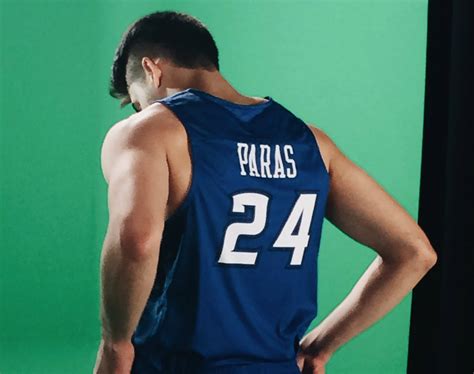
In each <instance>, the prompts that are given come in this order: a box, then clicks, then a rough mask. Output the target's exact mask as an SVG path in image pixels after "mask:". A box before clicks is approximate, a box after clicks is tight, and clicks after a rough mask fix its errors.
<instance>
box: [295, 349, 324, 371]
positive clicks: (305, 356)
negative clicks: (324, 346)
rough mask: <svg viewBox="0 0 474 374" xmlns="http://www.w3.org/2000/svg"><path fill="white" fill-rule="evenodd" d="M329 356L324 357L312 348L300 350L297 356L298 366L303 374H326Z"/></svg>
mask: <svg viewBox="0 0 474 374" xmlns="http://www.w3.org/2000/svg"><path fill="white" fill-rule="evenodd" d="M328 361H329V356H326V357H324V356H323V355H322V354H318V353H317V352H314V350H312V348H311V347H308V348H307V349H304V348H302V349H300V351H299V352H298V354H297V355H296V364H297V365H298V367H299V369H300V371H301V373H302V374H326V369H325V367H326V363H327V362H328Z"/></svg>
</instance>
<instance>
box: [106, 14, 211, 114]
mask: <svg viewBox="0 0 474 374" xmlns="http://www.w3.org/2000/svg"><path fill="white" fill-rule="evenodd" d="M197 69H199V71H216V70H217V71H218V70H219V54H218V50H217V46H216V43H215V41H214V39H213V37H212V35H211V34H210V33H209V31H208V30H207V28H206V27H205V25H204V24H203V23H202V22H200V21H199V20H198V19H196V18H194V17H192V16H190V15H188V14H185V13H179V12H174V11H162V12H155V13H152V14H149V15H146V16H144V17H142V18H140V19H139V20H137V21H135V22H134V23H133V24H132V25H130V26H129V27H128V29H127V30H126V31H125V33H124V34H123V37H122V40H121V42H120V44H119V46H118V48H117V50H116V51H115V57H114V62H113V65H112V76H111V78H110V87H109V93H110V95H111V96H113V97H115V98H119V99H122V101H121V106H124V105H126V104H128V103H130V102H131V103H132V105H133V106H134V108H135V110H140V109H141V108H142V107H145V106H147V105H148V104H149V103H150V102H151V101H153V100H156V99H161V98H163V97H166V96H168V95H169V93H170V92H172V91H173V88H175V87H179V88H182V87H183V84H184V85H186V82H189V79H192V78H193V76H194V72H195V71H197Z"/></svg>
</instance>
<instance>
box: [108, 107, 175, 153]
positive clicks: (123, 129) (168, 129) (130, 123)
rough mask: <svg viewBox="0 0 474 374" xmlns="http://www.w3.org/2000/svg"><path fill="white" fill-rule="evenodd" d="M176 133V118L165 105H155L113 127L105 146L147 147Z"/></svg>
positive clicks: (109, 131)
mask: <svg viewBox="0 0 474 374" xmlns="http://www.w3.org/2000/svg"><path fill="white" fill-rule="evenodd" d="M174 132H176V118H175V117H174V116H172V115H170V111H169V110H167V109H166V108H165V106H164V105H162V104H159V103H155V104H153V105H150V107H147V108H146V109H144V110H142V111H140V112H138V113H134V114H132V115H130V116H129V117H127V118H125V119H123V120H120V121H119V122H117V123H115V124H114V125H113V126H111V127H110V129H109V130H108V131H107V133H106V135H105V138H104V145H105V144H106V143H111V144H117V145H118V144H123V145H125V144H129V145H131V146H133V145H140V144H142V143H143V145H147V144H149V142H161V141H163V139H164V138H165V137H169V136H172V134H173V133H174Z"/></svg>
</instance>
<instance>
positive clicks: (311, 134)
mask: <svg viewBox="0 0 474 374" xmlns="http://www.w3.org/2000/svg"><path fill="white" fill-rule="evenodd" d="M302 123H303V126H304V127H305V129H306V131H307V132H308V133H309V135H310V136H311V139H313V141H314V145H315V148H316V154H317V156H318V159H319V161H320V162H321V166H322V167H323V170H324V174H325V175H326V176H329V170H328V169H327V168H326V164H325V162H324V159H323V156H322V155H321V150H320V148H319V143H318V139H317V136H316V134H314V133H313V132H312V131H311V129H310V128H309V127H310V126H311V125H308V124H307V123H306V122H304V121H302Z"/></svg>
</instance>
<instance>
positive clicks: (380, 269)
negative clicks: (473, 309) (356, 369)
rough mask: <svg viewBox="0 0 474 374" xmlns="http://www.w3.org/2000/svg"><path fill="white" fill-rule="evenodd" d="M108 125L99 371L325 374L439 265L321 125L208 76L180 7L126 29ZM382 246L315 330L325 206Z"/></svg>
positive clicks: (207, 58)
mask: <svg viewBox="0 0 474 374" xmlns="http://www.w3.org/2000/svg"><path fill="white" fill-rule="evenodd" d="M111 94H112V95H113V96H114V97H117V98H121V99H122V105H124V104H127V103H129V102H131V103H132V105H133V106H134V108H135V109H136V110H137V111H138V113H135V114H133V115H132V116H130V117H129V118H127V119H125V120H123V121H120V122H119V123H117V124H116V125H114V126H113V127H112V128H111V129H110V130H109V131H108V133H107V135H106V137H105V140H104V143H103V147H102V168H103V173H104V177H105V179H106V181H107V183H108V204H109V215H110V216H109V225H108V229H107V233H106V237H105V240H104V246H103V252H102V257H101V296H102V298H101V300H102V302H101V319H102V325H103V328H102V340H101V343H100V346H99V351H98V354H97V360H96V364H95V368H94V372H95V373H129V372H132V373H170V374H173V373H191V374H192V373H206V374H207V373H249V374H251V373H274V374H280V373H281V374H283V373H299V372H303V373H318V374H321V373H324V367H325V364H326V363H327V361H328V360H329V359H330V357H331V356H332V355H333V353H334V352H335V351H336V350H337V349H338V348H339V347H340V346H341V345H343V344H344V343H346V342H347V341H349V340H350V339H351V338H353V337H354V336H356V335H357V334H359V333H360V332H361V331H363V330H365V329H367V328H368V327H369V326H371V325H372V324H373V323H375V322H376V321H377V320H379V319H380V318H381V317H382V316H384V315H385V314H386V313H387V312H388V311H390V310H391V309H392V308H393V307H394V306H395V305H397V304H398V303H399V302H400V301H401V300H402V298H403V297H404V296H405V295H406V294H407V293H408V292H409V291H410V290H411V289H412V288H413V287H414V286H415V285H416V284H417V283H418V281H419V280H420V279H421V278H422V277H423V276H424V275H425V274H426V273H427V271H428V270H429V269H430V268H431V267H432V266H433V265H434V264H435V262H436V255H435V252H434V250H433V248H432V247H431V245H430V242H429V240H428V238H427V237H426V235H425V234H424V232H423V231H422V230H421V228H420V227H419V226H418V225H417V223H416V222H415V221H414V220H413V219H412V218H411V216H410V215H409V214H408V213H407V212H406V211H405V210H404V209H403V208H402V207H401V206H400V205H399V204H398V203H397V202H396V201H395V200H394V199H393V198H392V197H391V196H389V195H388V194H387V193H386V192H385V191H384V190H383V189H382V187H381V186H380V185H379V184H377V183H376V182H375V181H374V180H373V179H372V178H371V177H370V176H369V175H368V174H367V173H366V172H365V171H364V170H363V169H361V168H360V167H358V166H357V165H355V164H354V163H353V162H352V161H351V160H349V159H348V158H347V157H346V156H345V155H344V154H343V152H342V151H341V150H340V149H339V148H338V147H337V146H336V145H335V143H334V142H333V141H332V140H331V139H330V138H329V136H328V135H327V134H326V133H324V132H323V131H322V130H320V129H318V128H317V127H315V126H313V125H310V124H305V123H304V122H303V121H301V120H300V119H299V118H298V117H296V116H295V115H293V114H292V113H291V112H290V111H288V110H287V109H285V108H284V106H282V105H281V104H279V103H278V102H276V101H275V100H273V98H271V97H269V96H266V97H265V98H259V97H249V96H245V95H242V94H240V93H239V92H237V91H236V90H235V89H234V88H233V87H232V86H231V85H230V84H229V83H228V82H227V81H226V80H225V78H224V77H223V76H222V75H221V74H220V72H219V61H218V51H217V47H216V45H215V43H214V40H213V38H212V36H211V35H210V33H209V31H208V30H207V29H206V27H205V26H204V25H203V24H202V23H201V22H199V21H198V20H197V19H195V18H193V17H191V16H189V15H186V14H183V13H176V12H171V11H167V12H156V13H153V14H150V15H148V16H145V17H143V18H141V19H140V20H138V21H136V22H135V23H134V24H133V25H131V26H130V27H129V29H128V30H127V31H126V33H125V34H124V36H123V39H122V41H121V44H120V46H119V47H118V49H117V51H116V56H115V60H114V64H113V69H112V79H111ZM324 217H326V218H327V219H328V220H330V221H331V222H332V223H333V224H334V225H336V226H337V227H338V228H339V229H341V230H342V231H343V232H345V233H346V234H347V235H349V236H351V237H352V238H354V239H355V240H357V241H358V242H360V243H362V244H365V245H366V246H368V247H370V248H372V249H374V250H375V251H376V252H377V253H378V256H377V257H376V259H375V260H374V261H373V263H372V264H371V265H370V266H369V268H368V269H367V270H366V272H365V273H364V275H363V276H362V277H361V279H360V280H359V281H358V282H357V284H356V285H355V287H354V288H353V290H352V292H351V293H350V294H349V295H348V296H347V297H346V298H345V299H344V300H343V301H342V303H341V304H340V305H339V306H338V307H337V308H336V309H335V310H334V311H333V312H332V313H331V314H330V315H329V316H328V317H327V318H326V319H325V320H324V321H323V322H322V323H321V324H320V325H318V326H317V327H316V328H314V329H313V330H311V331H309V332H308V333H307V334H306V335H304V334H305V332H306V329H307V328H308V326H309V324H310V323H311V321H312V320H313V319H314V318H315V316H316V311H317V304H316V279H317V255H318V250H319V243H320V237H321V229H322V222H323V218H324Z"/></svg>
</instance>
